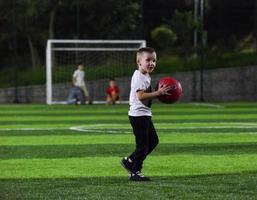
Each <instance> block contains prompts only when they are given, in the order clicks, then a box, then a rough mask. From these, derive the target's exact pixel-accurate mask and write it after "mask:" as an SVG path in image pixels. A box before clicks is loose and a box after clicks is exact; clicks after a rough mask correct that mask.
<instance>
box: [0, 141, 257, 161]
mask: <svg viewBox="0 0 257 200" xmlns="http://www.w3.org/2000/svg"><path fill="white" fill-rule="evenodd" d="M133 150H134V145H133V144H86V145H42V146H0V159H13V158H72V157H78V158H79V157H97V156H99V157H103V156H104V157H108V156H121V157H122V156H124V155H127V154H128V153H131V152H132V151H133ZM256 152H257V144H256V143H233V144H229V143H222V144H220V143H219V144H196V143H194V144H187V143H185V144H159V146H158V147H157V149H156V150H155V151H154V152H153V154H151V155H152V156H159V155H172V154H196V155H239V154H256Z"/></svg>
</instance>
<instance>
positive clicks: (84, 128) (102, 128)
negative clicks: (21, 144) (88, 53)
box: [0, 122, 257, 133]
mask: <svg viewBox="0 0 257 200" xmlns="http://www.w3.org/2000/svg"><path fill="white" fill-rule="evenodd" d="M184 124H185V125H186V124H187V125H190V126H183V125H184ZM200 124H202V123H201V122H197V123H155V126H156V128H157V129H169V128H170V129H173V131H174V130H176V129H177V130H181V129H183V130H186V129H188V130H194V129H224V128H231V129H237V128H244V129H251V128H257V123H235V122H230V123H224V122H220V123H214V124H215V125H211V124H210V126H204V127H200V126H194V125H200ZM167 125H168V126H169V127H167V128H166V127H164V128H162V127H161V126H167ZM178 125H181V127H177V126H178ZM108 129H110V130H108ZM124 129H125V130H124ZM126 129H131V127H130V126H127V127H126V126H124V124H120V125H117V124H89V125H80V126H72V127H68V128H58V127H56V128H0V131H52V130H74V131H81V132H92V131H94V132H97V133H131V131H127V130H126ZM256 133H257V131H256Z"/></svg>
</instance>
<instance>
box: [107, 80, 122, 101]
mask: <svg viewBox="0 0 257 200" xmlns="http://www.w3.org/2000/svg"><path fill="white" fill-rule="evenodd" d="M106 93H107V97H106V102H107V103H108V104H115V103H116V101H118V100H119V93H120V90H119V87H118V86H117V85H116V82H115V79H113V78H112V79H110V81H109V87H108V88H107V90H106Z"/></svg>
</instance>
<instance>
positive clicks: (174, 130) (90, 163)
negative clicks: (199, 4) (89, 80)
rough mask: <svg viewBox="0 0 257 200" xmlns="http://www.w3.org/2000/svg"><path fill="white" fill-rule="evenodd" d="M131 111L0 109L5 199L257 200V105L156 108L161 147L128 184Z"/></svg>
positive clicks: (0, 184) (1, 193)
mask: <svg viewBox="0 0 257 200" xmlns="http://www.w3.org/2000/svg"><path fill="white" fill-rule="evenodd" d="M127 110H128V106H127V105H115V106H107V105H91V106H88V105H86V106H67V105H54V106H46V105H0V199H114V200H115V199H138V200H139V199H140V200H141V199H147V200H148V199H257V189H256V188H257V103H222V104H175V105H164V104H154V105H153V108H152V110H153V115H154V117H153V121H154V123H155V126H156V129H157V130H158V134H159V137H160V144H159V146H158V147H157V149H156V150H155V151H154V152H153V154H152V155H151V156H149V157H148V158H147V160H146V161H145V164H144V169H143V173H144V174H145V175H148V176H150V177H151V178H152V181H151V182H147V183H134V182H130V181H128V174H127V173H126V172H125V171H124V169H122V168H121V166H120V164H119V162H120V160H121V158H122V157H123V156H125V155H127V154H128V153H130V152H131V151H132V150H133V149H134V138H133V135H132V133H131V128H130V125H129V123H128V117H127Z"/></svg>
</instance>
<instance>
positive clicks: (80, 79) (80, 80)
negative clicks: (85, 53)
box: [73, 69, 85, 87]
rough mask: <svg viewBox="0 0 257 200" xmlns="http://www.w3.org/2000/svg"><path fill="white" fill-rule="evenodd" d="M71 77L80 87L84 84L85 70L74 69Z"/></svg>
mask: <svg viewBox="0 0 257 200" xmlns="http://www.w3.org/2000/svg"><path fill="white" fill-rule="evenodd" d="M73 78H75V83H74V85H75V86H78V87H82V86H84V85H85V81H84V78H85V72H84V71H82V70H79V69H77V70H75V72H74V74H73Z"/></svg>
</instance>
